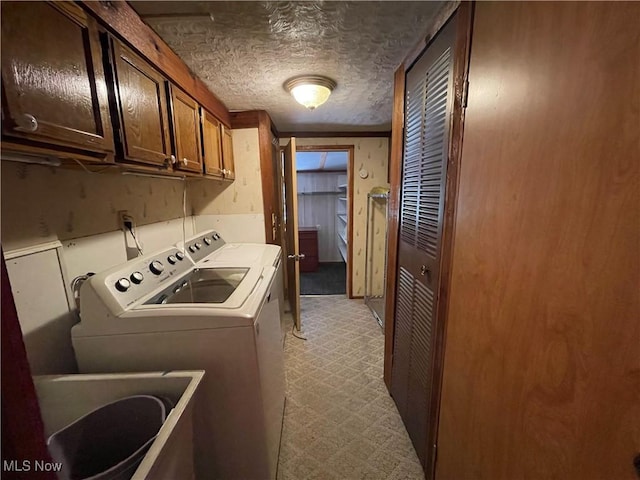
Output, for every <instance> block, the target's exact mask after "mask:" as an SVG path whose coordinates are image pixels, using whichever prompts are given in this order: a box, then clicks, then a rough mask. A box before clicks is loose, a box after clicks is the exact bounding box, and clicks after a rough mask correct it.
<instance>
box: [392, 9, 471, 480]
mask: <svg viewBox="0 0 640 480" xmlns="http://www.w3.org/2000/svg"><path fill="white" fill-rule="evenodd" d="M473 7H474V5H473V3H470V2H463V3H462V4H461V5H460V6H459V7H458V8H457V9H456V10H455V11H454V12H453V13H452V14H451V16H450V17H449V18H446V19H445V21H443V22H442V23H441V24H440V25H439V26H438V27H437V29H436V30H434V33H433V35H431V36H430V37H429V40H428V41H426V42H425V43H426V45H425V46H424V48H423V49H421V50H418V53H417V54H416V53H412V54H411V55H410V57H408V59H407V61H405V62H404V63H403V64H402V65H400V66H399V67H398V69H397V70H396V72H395V77H394V102H393V123H392V130H391V154H390V168H389V174H390V178H389V182H390V184H391V190H390V195H389V233H388V247H387V258H388V260H387V271H386V273H387V285H386V292H385V293H386V295H385V296H386V300H385V311H386V312H390V313H391V314H390V315H389V314H388V315H386V319H387V321H386V322H385V348H384V381H385V384H386V385H387V389H388V390H389V391H391V375H392V363H393V340H394V329H395V315H394V313H395V305H396V282H397V267H398V247H399V242H398V239H399V231H400V230H399V229H400V201H401V198H400V194H401V188H402V157H403V149H404V108H405V100H404V97H405V80H406V71H407V70H409V68H410V67H411V66H412V65H413V63H415V61H416V60H417V59H418V58H419V56H420V53H422V51H424V50H426V49H427V48H428V47H429V45H430V44H431V40H433V39H434V38H435V37H436V35H437V33H438V32H439V31H440V30H442V28H444V26H445V25H446V23H448V22H449V21H456V22H457V26H456V44H455V49H454V57H453V62H454V65H453V82H454V84H453V97H454V98H453V111H452V113H451V119H450V124H449V126H450V132H451V133H450V136H449V146H448V161H447V176H446V188H445V199H444V218H443V228H442V240H441V241H442V244H441V245H442V246H441V262H440V279H439V284H438V291H437V298H438V300H437V304H436V305H437V306H436V324H435V332H434V335H435V342H434V344H435V348H434V353H433V355H434V357H433V368H434V372H433V373H434V374H433V378H432V385H431V392H432V398H435V401H434V402H431V404H430V411H429V417H428V418H429V424H430V425H432V428H431V429H430V431H429V432H428V436H427V442H426V448H427V452H426V457H425V458H426V459H427V460H426V465H425V475H426V477H427V478H428V479H429V478H433V477H434V474H435V451H436V450H435V448H434V446H435V445H436V443H437V435H438V420H439V412H440V391H441V389H442V372H443V367H444V348H445V342H444V340H445V338H446V323H447V315H448V304H449V293H450V283H451V265H452V260H453V238H454V233H455V232H454V230H455V218H456V203H457V197H458V181H459V169H460V160H461V156H462V155H461V154H462V140H463V130H464V113H465V108H466V101H467V99H466V94H467V88H468V74H469V58H470V49H471V31H472V21H473ZM414 52H415V50H414Z"/></svg>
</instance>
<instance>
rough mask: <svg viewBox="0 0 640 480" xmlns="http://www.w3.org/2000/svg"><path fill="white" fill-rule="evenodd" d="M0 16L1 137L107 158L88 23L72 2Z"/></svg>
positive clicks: (94, 34) (6, 5)
mask: <svg viewBox="0 0 640 480" xmlns="http://www.w3.org/2000/svg"><path fill="white" fill-rule="evenodd" d="M1 8H2V90H3V95H2V114H3V120H4V121H3V125H2V128H3V133H4V134H5V135H8V136H11V137H14V138H22V139H26V140H32V141H38V142H40V143H47V144H50V145H58V146H63V147H74V148H79V149H81V150H84V151H90V152H96V153H99V154H101V155H100V156H103V155H104V157H110V156H112V152H113V147H114V145H113V134H112V129H111V123H110V120H109V106H108V98H107V89H106V84H105V77H104V69H103V64H102V56H101V50H100V41H99V37H98V30H97V26H96V23H95V21H94V20H93V19H92V18H90V17H88V16H87V15H86V14H85V13H84V11H83V10H82V9H80V8H79V7H78V6H77V5H75V4H73V3H71V2H59V3H58V2H56V3H45V2H2V4H1Z"/></svg>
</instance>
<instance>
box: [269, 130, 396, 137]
mask: <svg viewBox="0 0 640 480" xmlns="http://www.w3.org/2000/svg"><path fill="white" fill-rule="evenodd" d="M390 136H391V132H390V131H384V132H307V131H301V132H280V138H289V137H296V138H333V137H338V138H359V137H369V138H371V137H383V138H389V137H390Z"/></svg>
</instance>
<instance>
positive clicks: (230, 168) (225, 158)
mask: <svg viewBox="0 0 640 480" xmlns="http://www.w3.org/2000/svg"><path fill="white" fill-rule="evenodd" d="M222 163H223V165H224V178H227V179H229V180H233V179H235V178H236V167H235V164H234V162H233V137H232V136H231V130H229V129H228V128H227V127H225V126H224V125H222Z"/></svg>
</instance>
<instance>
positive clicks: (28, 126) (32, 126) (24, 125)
mask: <svg viewBox="0 0 640 480" xmlns="http://www.w3.org/2000/svg"><path fill="white" fill-rule="evenodd" d="M16 123H17V124H18V126H17V127H16V130H22V131H24V132H35V131H36V130H38V120H36V117H34V116H33V115H30V114H28V113H23V114H22V115H20V116H19V117H18V118H17V119H16Z"/></svg>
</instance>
